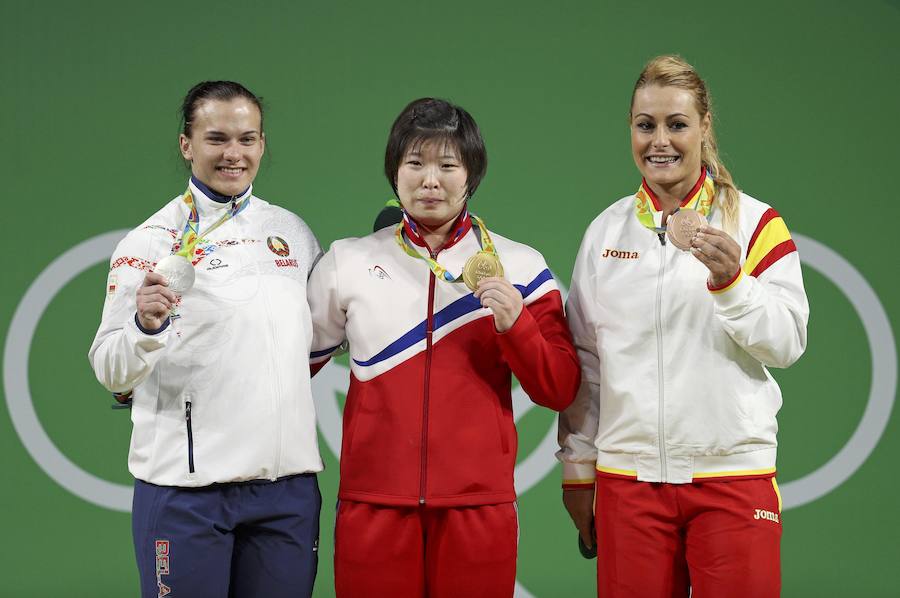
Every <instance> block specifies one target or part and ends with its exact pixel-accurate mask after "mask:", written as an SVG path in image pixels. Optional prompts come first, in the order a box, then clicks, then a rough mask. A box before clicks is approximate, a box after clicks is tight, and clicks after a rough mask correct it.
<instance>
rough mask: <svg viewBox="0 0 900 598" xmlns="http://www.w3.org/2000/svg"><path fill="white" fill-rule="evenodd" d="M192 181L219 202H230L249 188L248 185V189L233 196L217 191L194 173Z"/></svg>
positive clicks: (209, 196)
mask: <svg viewBox="0 0 900 598" xmlns="http://www.w3.org/2000/svg"><path fill="white" fill-rule="evenodd" d="M191 182H192V183H194V186H196V187H197V188H198V189H200V191H202V192H203V194H204V195H206V196H207V197H208V198H210V199H211V200H213V201H217V202H219V203H228V202H229V201H231V200H232V199H234V198H235V197H240V196H241V195H243V194H244V193H246V192H247V189H249V187H247V189H244V190H243V191H241V192H240V193H238V194H237V195H234V196H231V195H224V194H222V193H219V192H218V191H216V190H215V189H213V188H212V187H210V186H209V185H207V184H206V183H204V182H203V181H201V180H200V179H198V178H197V177H195V176H194V175H191Z"/></svg>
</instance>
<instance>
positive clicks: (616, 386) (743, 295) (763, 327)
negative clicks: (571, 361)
mask: <svg viewBox="0 0 900 598" xmlns="http://www.w3.org/2000/svg"><path fill="white" fill-rule="evenodd" d="M651 211H652V212H653V216H654V219H655V221H656V223H657V225H659V220H660V215H661V214H660V208H659V207H658V206H656V207H653V208H652V210H651ZM721 216H722V213H721V210H716V209H714V210H713V212H712V214H711V221H710V224H711V225H712V226H714V227H716V228H720V229H721V228H722V220H721ZM732 237H733V238H734V239H735V241H737V243H738V244H739V245H740V246H741V266H742V268H741V270H739V271H738V273H737V275H736V277H735V278H734V279H733V280H732V281H731V282H730V283H729V284H728V285H727V286H726V287H724V288H719V289H710V288H708V287H707V283H706V281H707V278H708V276H709V270H708V269H707V268H706V266H704V265H703V264H702V263H701V262H700V261H699V260H697V259H696V258H695V257H694V256H692V255H691V254H690V252H682V251H680V250H679V249H678V248H676V247H674V246H673V245H672V244H671V243H666V244H662V243H660V240H659V238H658V236H657V235H656V234H655V233H654V232H653V231H652V230H650V229H648V228H647V227H645V226H644V225H642V224H641V223H640V222H639V221H638V218H637V217H636V215H635V197H634V196H628V197H625V198H623V199H621V200H619V201H617V202H616V203H614V204H613V205H611V206H610V207H609V208H607V209H606V210H604V212H603V213H602V214H600V215H599V216H598V217H597V218H596V219H595V220H594V222H593V223H591V225H590V226H589V227H588V230H587V232H586V233H585V235H584V240H583V242H582V245H581V249H580V251H579V253H578V258H577V260H576V263H575V271H574V273H573V275H572V287H571V289H570V291H569V297H568V300H567V304H566V307H567V309H566V312H567V316H568V319H569V324H570V327H571V330H572V335H573V338H574V342H575V345H576V347H577V348H578V355H579V358H580V360H581V365H582V383H581V389H580V390H579V393H578V397H577V398H576V400H575V402H574V403H573V404H572V405H571V406H570V407H569V408H568V409H566V410H565V412H563V413H562V414H560V445H561V447H562V450H561V451H560V452H559V453H557V455H558V456H559V458H560V460H561V461H562V462H563V475H564V485H565V486H567V487H577V486H579V485H593V482H594V478H595V474H597V473H599V474H600V475H607V476H622V477H627V478H632V479H637V480H640V481H647V482H669V483H676V484H679V483H688V482H692V481H700V480H706V479H723V478H736V477H766V476H772V475H774V473H775V454H776V444H777V443H776V439H775V434H776V431H777V429H778V424H777V422H776V420H775V415H776V413H777V412H778V409H779V408H780V407H781V391H780V389H779V388H778V384H777V383H776V382H775V380H774V379H773V378H772V375H771V374H770V373H769V371H768V369H767V368H768V367H780V368H783V367H787V366H788V365H790V364H792V363H793V362H794V361H796V360H797V359H798V358H799V357H800V355H801V354H802V353H803V351H804V349H805V348H806V323H807V319H808V317H809V305H808V303H807V299H806V294H805V292H804V289H803V279H802V276H801V271H800V258H799V256H798V254H797V251H796V246H795V245H794V242H793V241H792V240H791V236H790V233H789V232H788V229H787V227H786V226H785V224H784V221H783V220H782V219H781V217H780V216H779V215H778V213H777V212H776V211H775V210H774V209H772V208H771V207H769V206H768V205H766V204H764V203H762V202H760V201H757V200H756V199H753V198H752V197H749V196H747V195H744V194H741V196H740V210H739V223H738V230H737V231H736V232H735V233H732Z"/></svg>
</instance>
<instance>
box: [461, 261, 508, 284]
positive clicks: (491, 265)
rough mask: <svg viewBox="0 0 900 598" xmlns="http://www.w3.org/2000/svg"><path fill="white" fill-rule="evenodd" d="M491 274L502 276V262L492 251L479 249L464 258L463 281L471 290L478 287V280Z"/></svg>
mask: <svg viewBox="0 0 900 598" xmlns="http://www.w3.org/2000/svg"><path fill="white" fill-rule="evenodd" d="M491 276H498V277H500V276H503V264H501V263H500V258H498V257H497V256H496V255H495V254H493V253H488V252H486V251H479V252H478V253H476V254H475V255H473V256H472V257H470V258H469V259H468V260H466V265H465V266H463V271H462V278H463V282H464V283H466V286H467V287H469V289H470V290H471V291H473V292H474V291H475V290H476V289H478V283H479V281H481V280H483V279H485V278H490V277H491Z"/></svg>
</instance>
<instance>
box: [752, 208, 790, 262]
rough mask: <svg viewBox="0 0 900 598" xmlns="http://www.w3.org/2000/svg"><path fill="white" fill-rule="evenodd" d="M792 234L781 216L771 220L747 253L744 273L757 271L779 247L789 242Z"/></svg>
mask: <svg viewBox="0 0 900 598" xmlns="http://www.w3.org/2000/svg"><path fill="white" fill-rule="evenodd" d="M790 238H791V233H789V232H788V229H787V226H786V225H785V224H784V220H782V219H781V217H780V216H776V217H775V218H772V219H771V220H769V222H768V223H766V225H765V226H764V227H763V229H762V231H760V233H759V235H758V236H757V237H756V240H755V241H754V244H753V246H752V247H751V248H750V251H748V252H747V260H746V261H745V262H744V272H746V273H747V274H751V273H752V272H754V271H755V270H756V266H757V265H758V264H759V263H760V262H761V261H762V260H763V259H765V257H766V255H768V254H769V252H770V251H772V250H773V249H774V248H775V247H776V246H777V245H780V244H781V243H784V242H785V241H789V240H790Z"/></svg>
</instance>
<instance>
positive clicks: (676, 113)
mask: <svg viewBox="0 0 900 598" xmlns="http://www.w3.org/2000/svg"><path fill="white" fill-rule="evenodd" d="M639 116H646V117H647V118H654V116H653V115H652V114H647V113H646V112H640V113H638V114H635V115H634V117H635V118H637V117H639ZM673 116H683V117H684V118H690V117H689V116H688V115H687V114H684V113H682V112H673V113H672V114H669V115H668V116H666V118H672V117H673Z"/></svg>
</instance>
